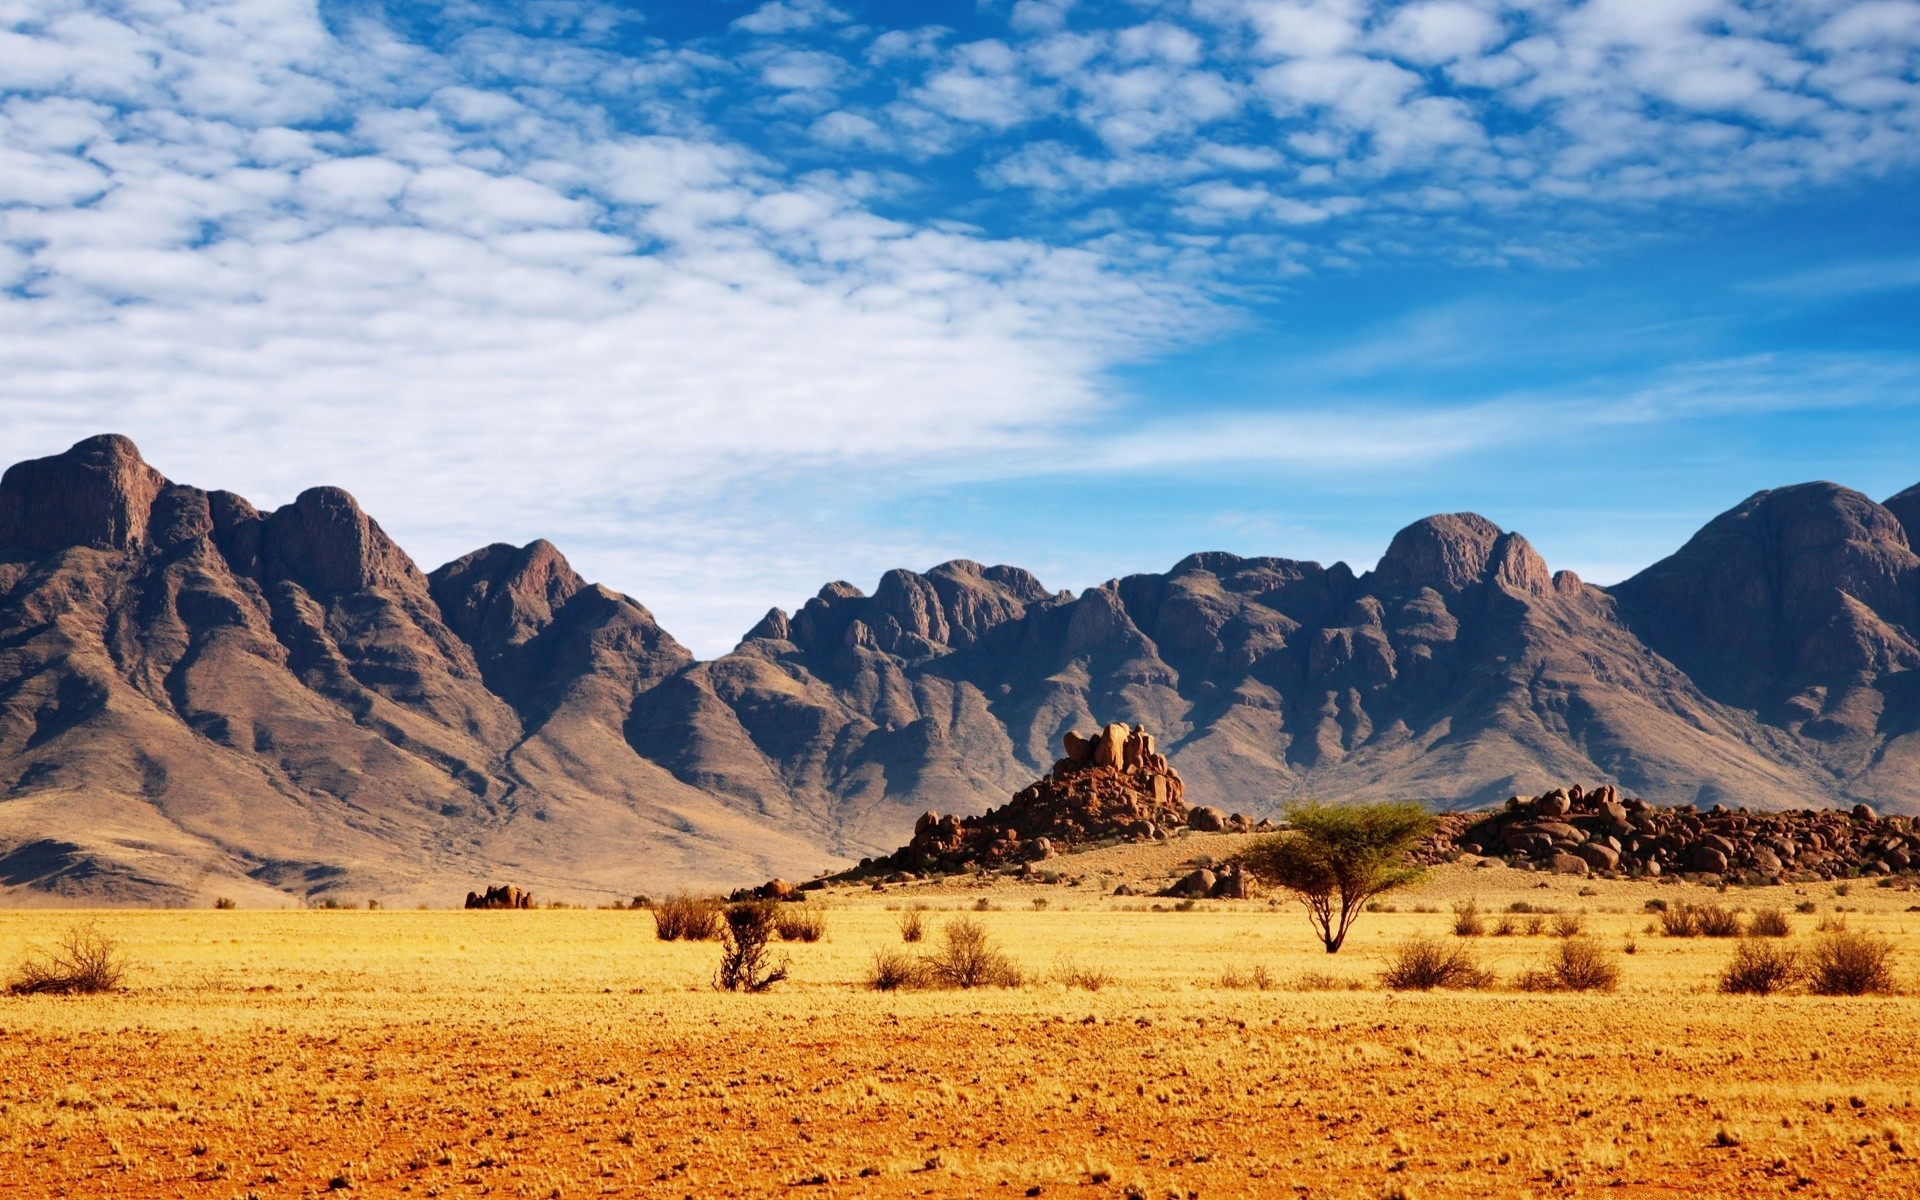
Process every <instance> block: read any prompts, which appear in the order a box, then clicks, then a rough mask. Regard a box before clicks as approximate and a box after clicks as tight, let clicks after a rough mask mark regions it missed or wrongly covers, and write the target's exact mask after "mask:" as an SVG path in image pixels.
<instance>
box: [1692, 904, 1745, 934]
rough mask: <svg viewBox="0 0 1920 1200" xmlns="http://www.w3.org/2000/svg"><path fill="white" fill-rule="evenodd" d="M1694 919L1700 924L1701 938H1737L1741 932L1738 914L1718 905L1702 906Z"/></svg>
mask: <svg viewBox="0 0 1920 1200" xmlns="http://www.w3.org/2000/svg"><path fill="white" fill-rule="evenodd" d="M1695 919H1696V920H1697V921H1699V923H1700V936H1701V937H1710V938H1730V937H1739V936H1740V934H1741V932H1742V931H1741V928H1740V914H1739V913H1737V912H1734V911H1733V910H1732V909H1730V908H1725V907H1723V906H1721V905H1718V904H1702V905H1701V906H1700V907H1699V909H1698V910H1697V912H1696V913H1695Z"/></svg>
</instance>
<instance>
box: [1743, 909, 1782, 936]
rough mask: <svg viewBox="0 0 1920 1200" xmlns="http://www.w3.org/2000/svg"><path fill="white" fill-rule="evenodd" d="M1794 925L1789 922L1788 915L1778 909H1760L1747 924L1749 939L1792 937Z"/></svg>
mask: <svg viewBox="0 0 1920 1200" xmlns="http://www.w3.org/2000/svg"><path fill="white" fill-rule="evenodd" d="M1792 934H1793V923H1792V922H1791V921H1789V920H1787V914H1786V913H1783V912H1781V911H1780V910H1779V909H1777V908H1763V909H1759V910H1758V911H1756V912H1755V913H1754V914H1753V918H1752V919H1751V920H1749V921H1748V922H1747V936H1748V937H1776V938H1777V937H1778V938H1780V937H1790V936H1791V935H1792Z"/></svg>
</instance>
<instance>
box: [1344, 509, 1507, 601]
mask: <svg viewBox="0 0 1920 1200" xmlns="http://www.w3.org/2000/svg"><path fill="white" fill-rule="evenodd" d="M1501 536H1502V534H1501V530H1500V527H1499V526H1498V525H1495V524H1494V523H1493V522H1492V521H1489V520H1487V519H1486V518H1485V517H1483V516H1481V515H1480V514H1478V513H1470V512H1461V513H1439V514H1436V515H1434V516H1431V517H1426V518H1423V519H1421V520H1418V521H1415V522H1414V523H1413V524H1411V525H1409V526H1407V527H1406V528H1405V529H1402V530H1401V531H1400V532H1399V533H1396V534H1394V535H1393V541H1392V542H1391V543H1390V544H1389V545H1388V546H1387V552H1386V553H1385V554H1384V555H1382V556H1381V558H1380V564H1379V565H1378V566H1377V567H1375V568H1374V579H1375V581H1376V582H1377V583H1379V584H1382V585H1385V586H1387V587H1396V588H1421V587H1430V588H1432V589H1433V590H1435V591H1437V592H1440V593H1442V594H1446V593H1449V592H1458V591H1461V590H1463V589H1465V588H1467V587H1469V586H1471V585H1473V584H1476V583H1479V582H1480V581H1481V580H1483V579H1484V578H1485V577H1486V574H1487V566H1488V563H1489V562H1490V561H1491V560H1492V558H1493V552H1494V547H1495V544H1496V543H1498V542H1499V541H1500V539H1501ZM1528 552H1529V553H1531V547H1529V548H1528ZM1535 557H1536V558H1537V557H1538V556H1537V555H1536V556H1535ZM1543 570H1544V568H1543Z"/></svg>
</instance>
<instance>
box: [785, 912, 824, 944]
mask: <svg viewBox="0 0 1920 1200" xmlns="http://www.w3.org/2000/svg"><path fill="white" fill-rule="evenodd" d="M774 928H775V929H776V930H778V931H779V934H780V940H781V941H783V942H817V941H819V940H820V939H821V938H823V937H825V936H826V935H827V914H826V912H825V911H823V910H822V909H820V908H819V907H817V906H815V905H812V904H787V905H783V906H782V907H781V909H780V913H779V915H778V916H777V917H775V918H774Z"/></svg>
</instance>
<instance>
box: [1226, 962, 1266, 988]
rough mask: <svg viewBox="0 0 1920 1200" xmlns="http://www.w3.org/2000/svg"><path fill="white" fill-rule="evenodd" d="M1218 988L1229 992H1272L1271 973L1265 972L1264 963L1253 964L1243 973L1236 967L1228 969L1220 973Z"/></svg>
mask: <svg viewBox="0 0 1920 1200" xmlns="http://www.w3.org/2000/svg"><path fill="white" fill-rule="evenodd" d="M1220 986H1221V987H1223V988H1226V989H1227V990H1229V991H1249V990H1250V991H1256V992H1268V991H1272V990H1273V987H1274V979H1273V972H1271V971H1269V970H1267V967H1266V964H1265V963H1255V964H1254V965H1253V966H1251V967H1249V968H1247V969H1246V970H1244V971H1243V970H1241V969H1240V968H1238V967H1228V968H1227V969H1226V970H1225V971H1222V972H1221V973H1220Z"/></svg>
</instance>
